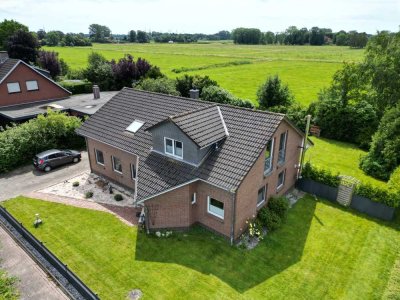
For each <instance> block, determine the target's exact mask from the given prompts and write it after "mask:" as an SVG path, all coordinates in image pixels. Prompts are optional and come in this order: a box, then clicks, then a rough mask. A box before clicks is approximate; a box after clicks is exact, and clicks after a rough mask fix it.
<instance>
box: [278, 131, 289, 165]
mask: <svg viewBox="0 0 400 300" xmlns="http://www.w3.org/2000/svg"><path fill="white" fill-rule="evenodd" d="M286 140H287V131H285V132H283V133H282V134H281V137H280V140H279V154H278V164H283V163H284V162H285V158H286Z"/></svg>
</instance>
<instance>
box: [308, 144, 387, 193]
mask: <svg viewBox="0 0 400 300" xmlns="http://www.w3.org/2000/svg"><path fill="white" fill-rule="evenodd" d="M311 140H312V141H313V142H314V146H313V147H311V148H310V149H309V150H308V151H307V153H306V158H305V161H310V162H311V164H312V165H314V166H318V167H322V168H324V169H328V170H331V171H332V172H333V173H340V174H341V175H348V176H353V177H355V178H357V179H359V180H361V181H362V182H366V183H370V184H372V185H375V186H380V187H384V186H386V182H384V181H380V180H378V179H375V178H373V177H371V176H368V175H366V174H365V173H364V172H363V171H362V170H361V169H360V168H359V166H358V163H359V160H360V157H361V156H364V155H366V154H367V152H366V151H363V150H361V149H359V148H358V147H357V146H356V145H354V144H350V143H345V142H339V141H335V140H330V139H325V138H316V137H311Z"/></svg>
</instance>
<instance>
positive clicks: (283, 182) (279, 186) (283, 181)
mask: <svg viewBox="0 0 400 300" xmlns="http://www.w3.org/2000/svg"><path fill="white" fill-rule="evenodd" d="M282 173H283V180H282V183H281V184H280V185H278V186H277V187H276V189H277V190H280V189H281V188H282V187H283V186H284V185H285V180H286V169H284V170H282V171H281V172H279V173H278V181H277V183H279V175H280V174H282Z"/></svg>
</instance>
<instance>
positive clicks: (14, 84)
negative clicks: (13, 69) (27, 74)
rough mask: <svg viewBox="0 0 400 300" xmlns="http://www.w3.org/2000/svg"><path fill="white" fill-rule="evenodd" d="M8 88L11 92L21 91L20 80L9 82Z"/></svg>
mask: <svg viewBox="0 0 400 300" xmlns="http://www.w3.org/2000/svg"><path fill="white" fill-rule="evenodd" d="M7 89H8V93H9V94H12V93H19V92H21V87H20V86H19V82H10V83H7Z"/></svg>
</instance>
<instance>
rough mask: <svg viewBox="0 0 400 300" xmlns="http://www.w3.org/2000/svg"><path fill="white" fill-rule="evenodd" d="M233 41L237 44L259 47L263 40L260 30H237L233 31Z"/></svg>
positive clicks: (241, 28)
mask: <svg viewBox="0 0 400 300" xmlns="http://www.w3.org/2000/svg"><path fill="white" fill-rule="evenodd" d="M232 39H233V42H234V43H235V44H246V45H258V44H260V41H261V40H262V34H261V31H260V29H257V28H243V27H240V28H236V29H234V30H233V31H232Z"/></svg>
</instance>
